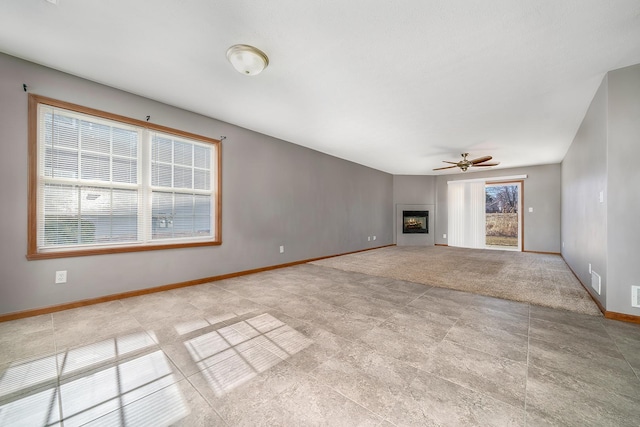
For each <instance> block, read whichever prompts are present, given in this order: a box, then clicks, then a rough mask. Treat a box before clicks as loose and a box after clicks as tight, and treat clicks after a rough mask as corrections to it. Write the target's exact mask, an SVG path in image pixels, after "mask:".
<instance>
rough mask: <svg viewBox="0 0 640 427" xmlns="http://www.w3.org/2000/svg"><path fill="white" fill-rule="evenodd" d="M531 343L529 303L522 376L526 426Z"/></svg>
mask: <svg viewBox="0 0 640 427" xmlns="http://www.w3.org/2000/svg"><path fill="white" fill-rule="evenodd" d="M530 343H531V304H529V326H528V328H527V366H526V367H525V376H524V427H527V395H528V387H527V386H528V385H529V353H530Z"/></svg>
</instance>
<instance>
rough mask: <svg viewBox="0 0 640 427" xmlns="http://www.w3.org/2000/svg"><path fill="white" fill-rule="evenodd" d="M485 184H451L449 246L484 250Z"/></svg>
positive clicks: (449, 187) (449, 189)
mask: <svg viewBox="0 0 640 427" xmlns="http://www.w3.org/2000/svg"><path fill="white" fill-rule="evenodd" d="M484 187H485V183H484V181H478V182H455V181H452V182H449V184H448V223H449V224H448V228H449V246H460V247H464V248H484V247H485V241H486V238H485V236H486V216H485V188H484Z"/></svg>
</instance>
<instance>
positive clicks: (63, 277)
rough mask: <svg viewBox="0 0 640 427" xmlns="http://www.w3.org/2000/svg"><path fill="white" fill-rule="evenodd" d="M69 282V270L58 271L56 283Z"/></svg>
mask: <svg viewBox="0 0 640 427" xmlns="http://www.w3.org/2000/svg"><path fill="white" fill-rule="evenodd" d="M59 283H67V270H62V271H56V284H59Z"/></svg>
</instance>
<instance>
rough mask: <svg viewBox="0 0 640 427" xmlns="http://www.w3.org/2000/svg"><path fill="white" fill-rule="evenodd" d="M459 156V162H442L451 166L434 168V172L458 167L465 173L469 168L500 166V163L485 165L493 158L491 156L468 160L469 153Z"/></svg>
mask: <svg viewBox="0 0 640 427" xmlns="http://www.w3.org/2000/svg"><path fill="white" fill-rule="evenodd" d="M460 155H461V156H462V160H460V161H459V162H458V163H456V162H448V161H446V160H443V162H445V163H451V164H452V165H453V166H445V167H443V168H436V169H434V171H439V170H442V169H451V168H455V167H459V168H460V169H462V172H466V171H467V169H469V168H470V167H478V166H497V165H499V164H500V162H497V163H485V162H488V161H489V160H491V159H492V158H493V157H491V156H484V157H478V158H477V159H473V160H468V159H467V156H468V155H469V153H462V154H460ZM481 163H482V164H481Z"/></svg>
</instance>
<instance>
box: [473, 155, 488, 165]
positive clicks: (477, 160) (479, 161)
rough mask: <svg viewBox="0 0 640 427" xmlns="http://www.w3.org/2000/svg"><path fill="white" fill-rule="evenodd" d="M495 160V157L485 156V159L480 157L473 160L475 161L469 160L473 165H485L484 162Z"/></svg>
mask: <svg viewBox="0 0 640 427" xmlns="http://www.w3.org/2000/svg"><path fill="white" fill-rule="evenodd" d="M491 159H493V157H491V156H484V157H478V158H477V159H473V160H469V161H470V162H471V164H474V165H475V164H476V163H483V162H487V161H489V160H491Z"/></svg>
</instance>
